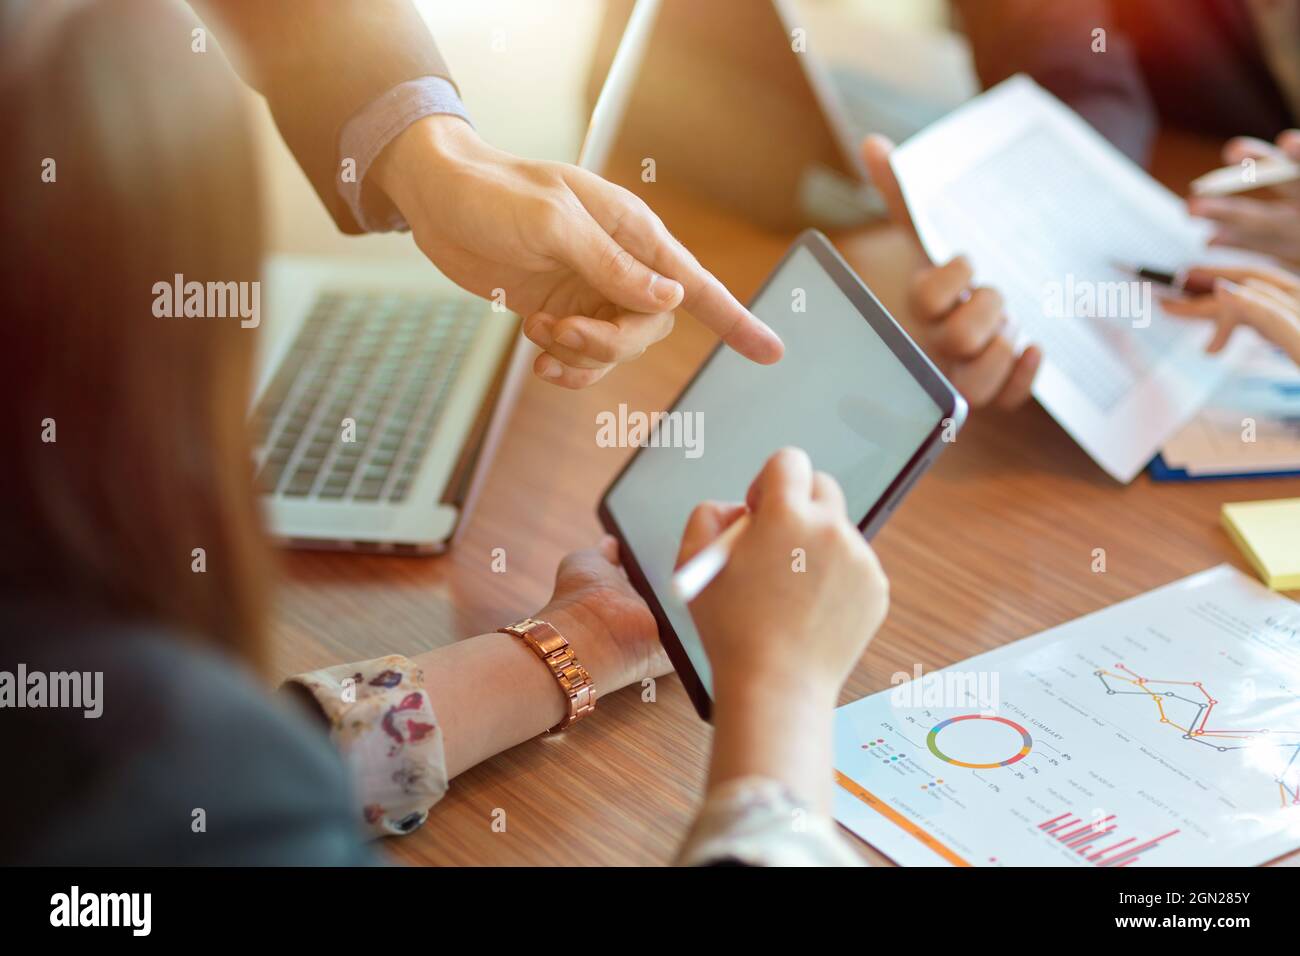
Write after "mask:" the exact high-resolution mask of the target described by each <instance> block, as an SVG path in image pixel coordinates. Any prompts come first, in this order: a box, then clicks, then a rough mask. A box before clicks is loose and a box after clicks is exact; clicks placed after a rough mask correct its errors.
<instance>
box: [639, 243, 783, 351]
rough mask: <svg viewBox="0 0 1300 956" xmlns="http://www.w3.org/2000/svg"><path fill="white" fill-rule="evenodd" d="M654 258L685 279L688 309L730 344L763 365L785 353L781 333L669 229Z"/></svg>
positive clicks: (666, 269) (658, 264) (670, 273)
mask: <svg viewBox="0 0 1300 956" xmlns="http://www.w3.org/2000/svg"><path fill="white" fill-rule="evenodd" d="M652 261H653V262H654V264H655V267H656V268H658V269H661V270H662V271H663V272H664V274H665V275H670V276H672V277H674V278H675V279H677V280H678V281H679V282H681V284H682V286H683V287H684V288H685V290H686V296H685V298H684V299H683V300H682V304H683V305H684V306H685V307H686V310H687V311H688V312H690V313H691V315H693V316H695V318H696V319H698V320H699V321H700V322H701V323H703V324H704V325H705V326H707V327H708V328H709V329H711V330H712V331H713V332H714V333H715V334H716V335H717V336H718V338H720V339H722V341H723V342H725V343H726V345H727V346H728V348H731V349H734V350H735V351H737V352H739V353H740V354H741V355H743V356H745V358H747V359H750V360H751V361H754V362H758V363H760V364H763V365H770V364H772V363H773V362H775V361H777V360H778V359H780V358H781V356H782V354H784V352H785V345H784V344H783V343H782V342H781V339H780V337H779V336H778V335H777V334H776V333H775V332H773V331H772V330H771V329H770V328H768V327H767V325H766V324H764V323H763V322H762V321H761V320H760V319H759V318H758V317H757V316H755V315H754V314H753V313H752V312H750V311H749V310H748V309H747V308H745V307H744V306H743V305H741V304H740V302H739V301H737V299H736V297H735V296H733V295H732V294H731V293H730V292H728V291H727V288H726V286H724V285H723V284H722V283H721V282H719V281H718V280H717V279H716V278H715V277H714V275H713V274H712V273H711V272H709V271H708V270H707V269H705V268H704V267H703V266H701V265H700V263H699V262H698V261H697V260H696V258H695V257H694V256H693V255H691V253H690V252H689V251H687V249H686V247H685V246H683V245H682V244H681V243H680V242H678V241H677V240H676V239H674V238H673V237H672V236H671V235H669V234H668V231H667V230H666V229H664V230H663V233H662V236H660V237H659V238H658V240H657V241H656V245H655V249H654V252H653V258H652Z"/></svg>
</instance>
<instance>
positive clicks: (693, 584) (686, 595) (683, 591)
mask: <svg viewBox="0 0 1300 956" xmlns="http://www.w3.org/2000/svg"><path fill="white" fill-rule="evenodd" d="M748 527H749V515H748V514H743V515H741V516H740V517H739V518H737V519H736V520H735V521H733V522H732V523H731V524H730V525H728V526H727V529H726V530H725V531H723V532H722V534H720V535H718V536H717V537H716V538H714V539H713V540H712V541H710V542H709V543H708V544H707V545H705V546H704V547H703V548H701V549H700V550H699V551H698V552H697V553H696V555H695V557H693V558H691V559H690V560H689V561H687V562H686V563H685V564H683V565H682V566H681V567H680V568H678V569H677V571H676V573H675V574H673V593H674V594H676V595H677V597H678V598H679V599H680V600H681V602H682V603H683V604H690V603H691V602H692V601H694V600H695V599H696V598H697V597H699V596H700V592H701V591H703V590H704V589H705V588H707V587H708V586H709V582H710V581H712V580H713V579H714V578H716V577H717V576H718V573H719V572H720V571H721V570H722V569H723V568H725V567H726V566H727V559H728V558H730V557H731V549H732V548H734V547H735V546H736V539H737V538H739V537H740V536H741V535H742V534H743V533H744V531H745V529H746V528H748Z"/></svg>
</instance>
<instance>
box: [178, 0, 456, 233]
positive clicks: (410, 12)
mask: <svg viewBox="0 0 1300 956" xmlns="http://www.w3.org/2000/svg"><path fill="white" fill-rule="evenodd" d="M191 6H193V7H194V9H195V10H196V11H197V12H198V14H199V15H200V16H201V17H203V19H204V21H205V22H206V23H208V24H209V26H210V27H211V29H212V31H213V34H214V35H215V37H216V38H217V40H218V41H219V42H221V43H222V47H223V49H225V51H226V53H227V55H228V56H229V57H230V59H231V62H232V63H233V64H234V65H235V68H236V69H237V70H238V71H239V73H240V75H241V76H242V77H243V79H244V81H245V82H246V83H248V84H249V85H250V86H252V87H253V88H254V89H256V90H257V91H258V92H259V93H261V94H262V95H263V96H265V97H266V99H267V102H268V103H269V104H270V107H271V113H272V114H273V115H274V116H275V122H276V125H277V126H279V128H280V133H281V135H283V136H284V139H285V142H286V143H288V145H289V148H290V149H291V150H293V154H294V156H295V157H296V158H297V160H298V164H299V165H300V166H302V169H303V172H305V173H306V174H307V177H308V178H309V179H310V180H311V184H312V186H313V187H315V189H316V192H317V194H319V196H320V198H321V201H322V202H323V203H324V204H325V206H326V208H327V209H329V211H330V215H332V216H333V217H334V221H335V222H336V223H337V224H338V227H339V228H340V229H341V230H342V231H344V232H349V233H357V232H361V228H360V226H358V225H357V222H356V219H355V218H353V216H352V213H351V212H350V211H349V210H348V208H347V205H346V204H345V203H344V202H343V199H342V197H341V196H340V195H339V191H338V182H339V178H338V177H339V173H340V168H339V154H338V143H339V131H340V130H341V129H342V128H343V125H344V124H345V123H346V122H347V121H348V120H349V119H351V118H352V116H353V114H355V113H356V112H357V111H358V110H360V109H362V108H363V107H364V106H366V105H367V104H368V103H370V102H371V101H372V100H374V99H375V98H377V97H379V96H380V95H382V94H383V93H385V92H387V91H388V90H390V89H392V88H393V87H394V86H397V85H398V84H399V83H403V82H405V81H407V80H414V79H418V78H419V77H422V76H441V77H444V78H446V79H448V80H450V79H451V76H450V74H449V73H448V72H447V66H446V64H445V63H444V62H443V59H442V55H441V54H440V53H439V52H438V47H437V45H436V44H435V43H434V41H433V37H432V36H431V35H430V33H429V30H428V28H427V27H426V26H425V24H424V20H423V19H421V17H420V15H419V13H418V12H416V9H415V7H414V6H413V5H412V4H411V3H410V2H409V0H192V2H191ZM232 41H233V42H232Z"/></svg>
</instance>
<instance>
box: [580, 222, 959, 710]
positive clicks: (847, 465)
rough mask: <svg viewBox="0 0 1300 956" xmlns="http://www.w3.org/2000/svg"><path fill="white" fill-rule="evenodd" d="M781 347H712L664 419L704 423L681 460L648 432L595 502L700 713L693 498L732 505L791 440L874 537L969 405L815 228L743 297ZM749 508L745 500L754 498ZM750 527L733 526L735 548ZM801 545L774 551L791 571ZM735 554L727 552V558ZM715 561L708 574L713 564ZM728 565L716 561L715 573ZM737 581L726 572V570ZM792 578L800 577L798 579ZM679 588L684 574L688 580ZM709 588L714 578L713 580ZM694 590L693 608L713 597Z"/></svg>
mask: <svg viewBox="0 0 1300 956" xmlns="http://www.w3.org/2000/svg"><path fill="white" fill-rule="evenodd" d="M751 311H753V312H754V314H755V315H757V316H758V317H759V318H760V319H761V320H762V321H764V322H765V323H767V324H768V325H769V326H770V327H771V328H772V329H773V330H774V331H776V333H777V334H778V335H780V336H781V338H782V340H783V341H784V342H785V344H786V352H785V356H784V358H783V359H782V360H781V361H780V362H778V363H777V364H775V365H772V366H767V367H763V366H758V365H754V364H753V363H750V362H746V361H745V360H744V359H742V358H740V357H739V356H737V355H735V354H734V353H732V352H730V351H728V350H725V349H719V350H716V351H715V352H714V353H713V355H712V356H711V357H710V358H709V359H708V360H707V361H706V362H705V364H704V366H703V367H702V369H701V370H700V372H699V373H698V374H697V375H696V377H695V378H694V379H693V380H692V381H691V382H690V383H689V384H688V385H687V387H686V390H685V391H684V392H683V393H682V395H681V396H680V397H679V398H678V400H677V402H676V403H674V406H673V411H672V413H670V415H671V414H675V413H681V414H680V415H678V416H677V419H678V420H681V419H683V418H684V417H685V416H688V415H693V416H697V417H698V419H699V420H700V421H702V422H703V423H704V429H703V431H702V434H703V435H704V436H705V440H704V441H703V443H702V449H701V453H700V454H698V455H697V456H696V457H688V456H686V455H685V454H683V452H682V450H681V449H679V448H674V447H672V444H671V443H670V442H659V441H656V440H655V438H654V437H653V436H652V438H651V440H650V441H649V443H648V444H647V445H645V446H644V447H642V448H640V449H639V450H638V452H637V453H636V454H635V455H634V456H633V457H632V459H631V461H630V462H629V463H628V465H627V466H626V467H625V468H624V470H623V472H622V473H621V474H620V475H619V476H618V477H617V478H616V479H615V480H614V483H613V484H612V485H611V486H610V488H609V490H608V491H607V492H606V494H605V496H604V498H603V500H602V501H601V504H600V509H599V514H600V519H601V523H602V524H603V525H604V527H605V529H606V530H607V531H609V532H610V533H611V534H612V535H614V536H615V537H616V538H617V539H618V540H619V543H620V551H621V553H622V557H623V563H624V566H625V568H626V570H627V572H628V576H629V579H630V580H631V582H632V585H633V587H634V588H636V590H637V592H638V593H639V594H640V595H641V596H642V597H643V598H644V599H645V601H646V603H647V604H648V605H649V606H650V609H651V611H652V612H653V613H654V615H655V620H656V623H657V624H658V626H659V635H660V639H661V640H662V641H663V643H664V646H665V648H666V649H667V651H668V656H669V657H670V658H671V659H672V661H673V664H674V666H675V667H676V669H677V672H678V674H679V675H681V678H682V682H683V684H684V685H685V687H686V689H687V691H688V693H689V694H690V696H691V699H692V701H693V702H694V704H695V706H696V709H697V710H698V711H699V712H700V714H701V716H703V717H705V718H706V719H707V717H708V715H709V713H710V711H711V706H712V701H711V693H712V679H713V678H712V669H711V666H710V657H709V654H707V653H706V651H705V649H704V646H703V644H702V643H701V640H700V636H699V633H698V632H697V630H696V627H695V624H694V622H693V621H692V619H691V614H690V612H689V611H688V610H687V608H686V605H685V603H684V602H682V601H680V600H679V599H677V598H676V597H675V596H674V595H673V585H672V577H673V570H674V566H675V564H676V557H677V554H678V540H679V535H680V534H681V529H682V528H683V527H684V526H686V524H687V518H688V516H690V515H691V513H692V511H693V509H694V508H695V507H696V505H698V504H699V503H700V502H701V501H708V500H715V501H736V500H738V499H739V498H741V497H742V496H743V495H744V494H745V491H746V489H747V488H749V486H750V484H751V482H752V481H753V480H754V476H755V475H756V474H758V473H759V472H760V470H762V469H763V467H764V463H765V462H767V461H768V459H769V458H771V457H772V454H773V452H774V451H776V450H777V449H780V448H784V447H792V448H801V449H804V450H805V452H806V453H807V456H809V457H810V458H811V460H812V461H813V462H814V463H815V464H816V466H817V468H820V469H822V470H823V471H825V472H826V473H827V475H828V476H829V477H830V478H833V479H834V483H836V484H837V485H838V487H839V488H842V489H843V491H842V495H843V499H844V510H845V511H846V513H847V514H848V516H849V518H850V519H851V521H852V523H854V524H856V526H857V528H858V530H859V531H860V532H862V533H863V534H864V535H866V536H867V537H870V535H871V534H872V533H874V531H875V530H876V529H878V528H879V527H880V526H881V525H882V524H883V523H884V521H885V520H886V518H887V517H888V516H889V514H890V513H891V512H892V511H893V510H894V508H895V507H896V506H897V504H898V503H899V501H901V500H902V498H903V496H904V495H905V494H906V493H907V491H908V490H909V489H910V488H911V486H912V483H913V482H914V481H915V480H916V479H917V478H918V477H919V476H920V475H921V474H922V473H923V472H924V471H925V470H926V468H928V467H929V465H930V463H931V462H933V461H934V460H935V458H936V457H937V456H938V454H939V453H940V452H941V451H942V449H943V447H944V445H945V444H946V442H947V441H950V440H951V438H952V437H953V436H955V434H956V431H957V429H958V428H959V427H960V426H961V424H962V422H963V420H964V419H965V414H966V405H965V402H964V401H963V400H962V399H961V397H960V396H959V395H958V394H957V393H956V391H955V390H954V389H953V388H952V386H951V385H950V384H949V383H948V382H947V381H946V380H945V379H944V377H943V376H942V375H941V374H940V373H939V371H938V370H937V369H936V368H935V367H934V365H933V364H931V362H930V361H929V359H927V358H926V357H925V355H924V354H923V353H922V352H921V350H920V349H919V348H917V346H916V345H915V343H913V342H912V340H911V339H910V338H908V337H907V335H906V333H905V332H903V330H902V329H901V328H900V327H899V326H898V324H897V323H896V322H895V321H894V320H893V318H891V317H890V315H889V314H888V313H887V312H886V311H885V310H884V308H883V307H882V306H881V305H880V303H879V302H878V301H876V299H875V297H874V296H873V295H872V294H871V292H870V291H869V290H868V289H867V288H866V287H865V286H864V285H863V284H862V283H861V281H860V280H859V279H858V278H857V276H855V275H854V274H853V272H852V270H851V269H850V268H849V267H848V266H847V264H845V263H844V261H843V260H842V259H841V258H840V257H839V256H838V254H837V253H836V252H835V250H834V249H833V248H832V247H831V245H830V243H829V242H828V241H827V240H826V238H825V237H824V236H822V235H821V234H820V233H817V232H814V231H809V232H806V233H804V234H803V235H801V236H800V237H799V239H798V240H797V241H796V242H795V244H794V246H793V247H792V248H791V249H790V251H789V252H788V253H787V254H786V256H785V258H784V259H783V260H782V261H781V263H780V264H779V265H778V266H777V267H776V270H775V271H774V272H773V274H772V275H771V276H770V277H769V279H768V280H767V282H766V283H765V284H764V286H763V287H762V289H760V290H759V292H758V294H757V296H755V298H754V300H753V302H752V303H751ZM751 506H752V503H751ZM749 521H750V523H751V526H750V527H749V528H747V529H743V530H735V531H732V533H731V535H730V536H729V537H728V540H731V539H733V538H736V539H739V540H738V541H737V542H736V544H737V546H739V545H740V544H741V543H743V542H744V540H745V539H748V538H749V537H750V535H751V534H753V533H754V531H755V528H754V527H753V525H754V524H755V523H756V521H757V519H756V518H754V517H752V516H751V518H750V519H749ZM811 547H812V545H811V543H810V544H792V545H790V547H789V548H787V549H785V550H784V551H782V552H781V553H779V554H773V555H770V556H769V557H770V559H771V560H773V561H777V562H779V563H780V565H781V567H782V568H783V569H784V571H783V572H782V573H783V574H784V575H786V576H788V577H790V578H791V579H794V580H800V575H801V574H802V572H801V571H800V570H799V562H800V558H799V555H798V553H792V550H793V549H800V548H801V549H803V552H804V554H805V555H806V556H811V554H812V551H811V550H810V548H811ZM733 560H734V558H733ZM719 563H720V562H718V561H716V560H714V561H713V562H712V567H711V568H705V571H706V572H708V573H705V574H702V575H701V577H703V578H708V577H710V575H711V574H715V573H718V570H719ZM729 574H730V568H724V569H722V570H721V572H720V574H719V577H720V578H725V577H727V576H728V575H729ZM731 576H732V577H734V575H731ZM802 580H807V579H806V578H803V579H802ZM687 583H689V582H687ZM715 583H719V584H720V583H721V582H720V581H719V582H715ZM700 586H703V588H704V589H703V592H702V594H701V596H700V598H699V599H698V600H697V602H696V604H697V605H698V604H699V602H701V601H704V600H705V599H707V598H708V596H709V588H710V587H711V586H708V585H707V584H705V583H703V582H701V581H700V580H698V579H697V581H696V584H695V586H693V588H692V590H694V589H697V588H698V587H700Z"/></svg>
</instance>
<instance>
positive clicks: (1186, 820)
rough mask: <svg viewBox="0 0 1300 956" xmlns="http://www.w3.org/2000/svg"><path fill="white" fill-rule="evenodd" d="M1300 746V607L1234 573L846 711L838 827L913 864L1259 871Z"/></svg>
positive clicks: (1292, 791)
mask: <svg viewBox="0 0 1300 956" xmlns="http://www.w3.org/2000/svg"><path fill="white" fill-rule="evenodd" d="M909 676H911V675H909ZM1298 754H1300V605H1298V604H1296V603H1295V602H1293V601H1289V600H1287V599H1286V598H1284V597H1281V596H1280V595H1278V594H1275V593H1273V592H1271V591H1269V590H1267V589H1266V588H1264V587H1263V586H1262V585H1260V584H1259V583H1258V582H1257V581H1255V580H1254V579H1253V578H1250V577H1248V576H1247V575H1244V574H1242V573H1241V572H1239V571H1237V570H1235V569H1233V568H1231V567H1229V566H1228V565H1220V566H1219V567H1217V568H1212V569H1210V570H1208V571H1203V572H1201V573H1200V574H1196V575H1193V576H1192V577H1189V578H1185V579H1183V580H1181V581H1177V582H1174V583H1173V584H1169V585H1167V586H1165V587H1163V588H1159V589H1157V590H1155V591H1151V592H1149V593H1147V594H1144V595H1142V596H1140V597H1137V598H1133V599H1132V600H1129V601H1125V602H1123V603H1121V604H1116V605H1114V606H1112V607H1110V608H1107V609H1105V610H1102V611H1098V612H1097V613H1095V614H1090V615H1087V616H1085V617H1081V618H1078V619H1077V620H1074V621H1071V622H1069V623H1067V624H1063V625H1061V626H1059V627H1056V628H1053V629H1051V630H1049V631H1045V632H1043V633H1042V634H1039V635H1037V636H1035V637H1030V638H1026V639H1025V640H1022V641H1017V642H1015V643H1012V644H1009V645H1007V646H1005V647H1001V648H999V649H998V650H995V651H991V652H989V653H987V654H981V655H979V656H978V657H973V658H971V659H970V660H967V661H964V662H962V663H961V664H958V665H955V666H954V667H952V668H948V669H946V670H943V671H937V672H935V674H933V675H923V676H922V677H921V678H920V679H919V680H916V679H913V680H910V681H907V682H903V681H902V679H901V678H900V681H899V682H898V684H897V686H896V687H895V688H894V689H893V690H889V691H883V692H881V693H879V694H874V695H872V696H870V697H864V698H862V699H861V700H858V701H855V702H854V703H852V704H848V705H846V706H844V707H841V708H840V709H839V710H838V711H837V712H836V720H835V767H836V771H837V776H838V779H839V780H840V785H839V786H838V787H837V788H836V793H835V816H836V819H838V820H839V821H840V822H841V823H843V824H844V825H845V826H847V827H848V828H850V829H851V830H853V831H854V832H856V833H857V834H858V835H860V836H861V837H862V838H863V839H865V840H866V841H867V842H869V843H871V844H873V845H874V846H876V847H877V848H878V849H879V850H881V852H883V853H885V854H886V855H888V856H889V857H891V858H892V859H894V860H895V861H897V862H898V863H901V864H904V865H944V864H949V865H971V866H1015V865H1033V866H1116V867H1118V866H1132V867H1137V866H1205V865H1222V866H1229V865H1252V864H1259V863H1264V862H1267V861H1269V860H1272V859H1274V858H1276V857H1279V856H1282V855H1284V854H1287V853H1289V852H1291V851H1293V850H1296V849H1300V756H1298Z"/></svg>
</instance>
